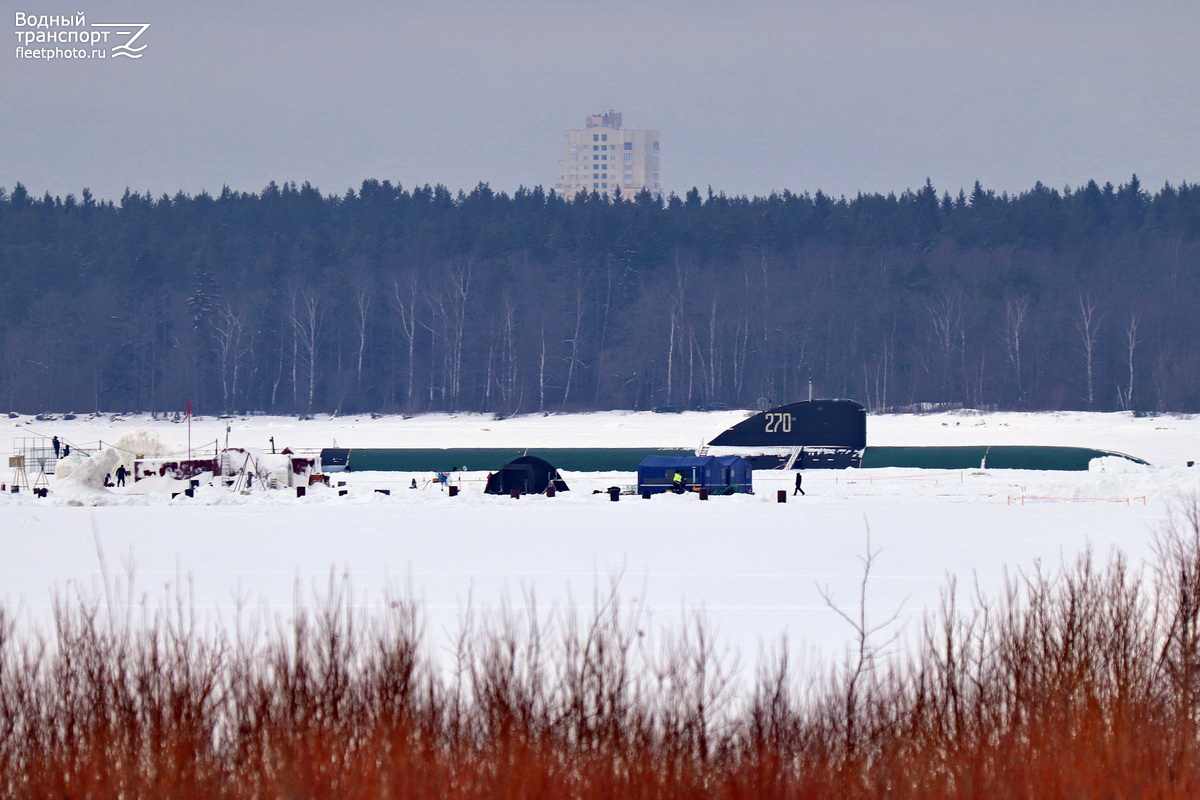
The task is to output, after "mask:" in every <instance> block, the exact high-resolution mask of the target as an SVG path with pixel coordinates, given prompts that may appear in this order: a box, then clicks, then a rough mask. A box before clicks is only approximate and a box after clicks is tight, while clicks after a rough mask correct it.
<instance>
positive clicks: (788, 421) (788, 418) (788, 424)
mask: <svg viewBox="0 0 1200 800" xmlns="http://www.w3.org/2000/svg"><path fill="white" fill-rule="evenodd" d="M766 419H767V427H766V430H765V431H764V432H765V433H791V432H792V415H791V414H767V415H766Z"/></svg>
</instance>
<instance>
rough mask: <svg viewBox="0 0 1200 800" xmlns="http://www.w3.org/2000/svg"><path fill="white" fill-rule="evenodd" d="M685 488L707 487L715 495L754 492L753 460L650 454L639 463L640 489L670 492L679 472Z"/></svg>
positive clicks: (641, 490) (733, 457) (642, 490)
mask: <svg viewBox="0 0 1200 800" xmlns="http://www.w3.org/2000/svg"><path fill="white" fill-rule="evenodd" d="M676 472H678V473H680V474H681V475H682V476H683V489H684V490H686V491H692V490H695V489H707V490H708V491H709V492H710V493H711V494H734V493H738V492H751V491H753V483H752V480H751V467H750V462H749V461H747V460H746V459H744V458H742V457H741V456H647V457H646V460H644V461H643V462H642V463H641V464H640V465H639V466H638V492H639V493H643V492H650V493H651V494H655V493H658V492H669V491H671V490H672V489H673V488H674V477H675V473H676Z"/></svg>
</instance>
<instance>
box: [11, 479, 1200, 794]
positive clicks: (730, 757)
mask: <svg viewBox="0 0 1200 800" xmlns="http://www.w3.org/2000/svg"><path fill="white" fill-rule="evenodd" d="M868 561H869V558H868ZM868 569H869V563H868ZM598 599H599V600H600V602H599V604H598V605H599V608H600V610H599V611H598V612H596V613H595V614H594V615H593V616H591V617H590V618H582V617H581V616H580V615H578V614H571V613H568V614H564V615H559V617H558V619H557V621H556V622H555V621H551V622H547V620H544V619H542V618H541V615H540V614H539V613H538V612H537V610H536V604H535V603H534V602H533V600H532V599H529V600H528V603H527V608H526V610H525V611H523V612H520V613H516V612H512V611H504V612H501V613H500V614H498V615H495V616H491V617H472V616H468V617H467V618H466V619H465V620H464V623H463V626H462V630H461V633H460V635H459V637H458V639H457V644H456V648H455V652H454V653H453V657H452V659H451V660H452V663H453V668H452V669H450V670H443V669H441V668H440V667H439V666H438V665H436V664H435V660H434V659H433V658H432V657H431V656H430V654H429V653H428V651H427V647H426V645H425V643H424V642H425V639H424V636H423V633H422V629H421V625H420V610H419V608H418V606H417V604H415V603H413V602H410V601H397V602H394V603H392V604H391V605H390V607H389V611H388V612H387V614H386V615H385V616H383V617H374V618H372V619H370V620H366V621H364V620H362V619H359V618H356V615H355V614H354V613H353V612H352V611H351V603H350V600H349V590H348V587H347V585H346V584H345V582H344V581H331V585H330V589H329V592H328V595H327V596H326V597H325V598H324V600H323V602H321V603H319V604H317V605H316V607H315V610H311V611H307V612H304V611H301V612H298V613H297V615H296V616H295V619H294V622H293V623H291V624H290V625H289V626H287V627H286V629H283V628H278V627H276V628H274V629H268V630H266V631H259V632H258V633H256V634H253V635H248V634H246V633H244V632H241V631H237V632H233V633H227V632H221V631H211V630H200V629H199V626H198V625H197V623H196V621H195V619H193V618H192V617H191V615H190V614H189V612H188V611H187V603H186V602H182V601H181V602H179V603H178V604H177V606H176V607H175V608H172V609H170V610H169V612H160V613H158V614H156V615H153V616H151V617H150V618H149V619H142V620H139V621H137V622H134V621H132V620H130V619H129V618H125V619H121V618H114V616H113V615H112V614H111V613H110V612H109V611H108V609H109V608H110V607H111V604H110V603H100V602H88V601H81V600H79V599H77V598H76V599H75V600H73V601H70V602H67V601H63V602H60V603H59V604H58V606H57V608H56V612H55V626H54V630H53V634H52V635H49V636H44V637H42V636H36V635H32V634H20V635H18V628H17V626H16V625H15V624H14V622H13V619H12V615H11V614H9V613H7V612H5V611H4V610H3V609H0V796H2V797H5V798H49V797H53V798H165V797H170V798H179V800H187V799H188V798H206V799H209V798H346V799H347V800H357V799H359V798H361V800H376V799H377V798H413V799H416V798H430V799H431V800H459V799H460V798H461V799H462V800H467V799H468V798H510V797H511V798H554V800H562V799H563V798H597V799H599V798H606V799H613V800H616V799H619V798H662V799H663V800H667V799H670V798H701V797H703V798H728V799H729V800H735V799H739V798H764V797H769V798H795V799H796V800H800V799H801V798H832V797H837V798H864V799H865V798H872V800H873V799H874V798H884V797H886V798H921V800H930V799H931V798H946V799H947V800H949V799H951V798H988V799H989V800H1004V799H1005V798H1014V799H1015V798H1047V799H1050V798H1142V797H1146V798H1151V797H1152V798H1176V797H1178V798H1185V797H1187V798H1191V797H1195V796H1197V794H1198V792H1200V760H1198V757H1200V736H1198V727H1197V723H1198V721H1200V504H1198V503H1197V501H1192V502H1191V503H1190V504H1189V505H1188V506H1187V507H1186V508H1183V509H1182V510H1181V512H1180V514H1179V515H1178V516H1177V517H1176V519H1175V520H1174V521H1173V524H1172V525H1170V526H1168V527H1167V528H1166V529H1165V531H1164V533H1162V534H1161V535H1160V536H1159V537H1158V540H1157V548H1156V559H1155V560H1154V563H1153V564H1151V565H1150V566H1148V567H1146V568H1145V569H1141V570H1133V569H1132V568H1131V567H1130V566H1129V565H1128V564H1127V563H1126V562H1125V561H1124V559H1122V558H1120V557H1114V558H1113V559H1111V560H1110V561H1108V562H1107V563H1104V564H1099V563H1098V562H1097V559H1096V558H1094V557H1093V556H1092V555H1091V554H1087V555H1085V556H1084V557H1082V558H1081V559H1079V561H1078V562H1077V563H1075V564H1074V565H1071V566H1070V567H1068V568H1066V569H1064V570H1062V571H1060V572H1059V573H1058V574H1056V575H1050V574H1047V573H1045V572H1043V571H1041V570H1036V571H1034V572H1032V573H1021V574H1017V575H1015V576H1014V577H1012V578H1011V579H1010V580H1009V581H1008V582H1007V588H1006V591H1005V592H1004V593H1002V595H1001V596H1000V597H997V598H990V599H989V598H983V597H974V598H972V599H971V602H970V603H969V604H968V605H967V607H960V603H959V601H958V599H957V597H956V593H955V590H954V587H953V586H951V587H948V588H947V591H946V595H945V601H944V603H943V607H942V609H941V610H940V612H939V613H936V614H933V615H931V616H930V617H929V618H928V620H927V622H926V624H925V627H924V635H923V637H922V639H921V641H920V642H918V643H915V644H910V646H909V647H907V648H905V649H897V650H894V651H890V653H889V651H883V650H880V649H879V648H877V647H875V646H873V644H872V641H871V637H870V636H869V635H868V636H864V637H862V639H861V642H860V644H861V647H860V648H859V649H858V652H857V654H856V655H855V656H853V657H851V658H850V659H848V660H847V661H846V662H845V663H843V664H841V665H839V666H837V667H836V668H833V669H830V670H829V671H828V672H827V673H825V674H823V675H822V676H820V677H817V678H814V677H813V676H811V675H808V676H800V675H797V674H794V673H795V671H794V669H793V668H792V667H791V666H790V665H789V663H788V660H787V656H786V648H784V649H782V650H781V651H780V653H781V655H780V656H779V657H778V658H777V659H776V660H775V661H774V662H773V663H771V664H769V665H767V666H764V667H761V668H760V669H759V671H758V673H757V674H756V675H755V676H754V679H753V681H752V682H751V683H752V685H751V686H750V687H749V688H744V689H743V688H741V684H740V683H739V682H738V680H737V679H736V677H735V675H734V669H733V667H732V664H731V662H730V661H729V660H728V659H727V658H726V657H724V656H722V655H720V654H719V651H718V650H717V648H716V647H715V646H714V643H713V642H712V640H711V638H710V637H709V634H708V632H707V631H706V629H705V626H704V624H703V622H702V620H700V619H693V620H692V621H691V622H690V623H688V624H687V625H686V626H684V627H682V628H681V629H679V630H678V631H676V632H675V634H674V635H673V636H669V637H667V639H666V640H665V641H663V642H661V643H660V644H659V645H657V646H653V647H651V646H650V645H648V644H647V642H648V639H647V637H645V636H644V635H643V633H642V627H641V622H642V619H641V617H640V616H639V614H638V613H637V610H636V609H630V608H624V607H622V605H621V603H620V601H619V598H618V595H617V592H616V590H615V588H614V589H613V591H612V592H611V593H610V594H608V595H607V596H603V597H600V598H598ZM552 616H553V615H552ZM850 619H851V621H852V622H853V620H854V618H853V616H850ZM860 633H868V634H869V633H870V632H869V631H865V632H864V631H860Z"/></svg>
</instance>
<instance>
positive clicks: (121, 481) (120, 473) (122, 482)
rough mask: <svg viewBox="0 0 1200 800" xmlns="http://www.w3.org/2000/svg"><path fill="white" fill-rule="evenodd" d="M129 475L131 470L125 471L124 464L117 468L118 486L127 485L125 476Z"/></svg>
mask: <svg viewBox="0 0 1200 800" xmlns="http://www.w3.org/2000/svg"><path fill="white" fill-rule="evenodd" d="M128 474H129V470H127V469H125V465H124V464H122V465H120V466H119V467H117V486H124V485H125V476H126V475H128Z"/></svg>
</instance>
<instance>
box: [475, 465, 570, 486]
mask: <svg viewBox="0 0 1200 800" xmlns="http://www.w3.org/2000/svg"><path fill="white" fill-rule="evenodd" d="M548 486H553V487H554V490H555V491H557V492H565V491H568V490H569V487H568V486H567V482H566V481H564V480H563V479H562V478H560V477H559V476H558V470H557V469H555V468H554V465H553V464H551V463H550V462H549V461H546V460H545V459H542V458H538V457H537V456H521V457H520V458H515V459H513V460H512V461H510V462H508V463H507V464H505V465H504V466H503V467H501V468H500V469H499V470H498V471H496V472H493V473H492V474H491V475H490V476H488V482H487V488H486V489H484V491H485V492H486V493H487V494H512V492H513V491H514V490H515V491H517V492H520V493H521V494H542V493H543V492H545V491H546V487H548Z"/></svg>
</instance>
